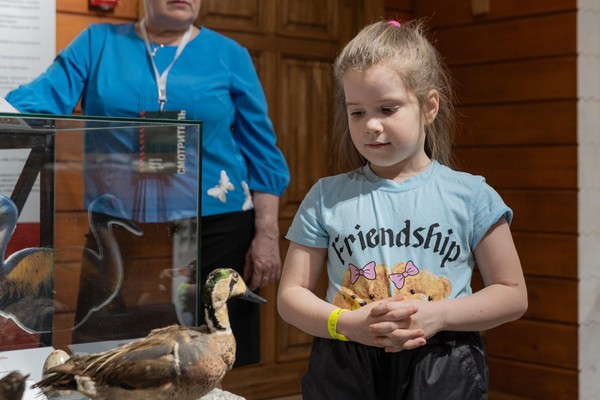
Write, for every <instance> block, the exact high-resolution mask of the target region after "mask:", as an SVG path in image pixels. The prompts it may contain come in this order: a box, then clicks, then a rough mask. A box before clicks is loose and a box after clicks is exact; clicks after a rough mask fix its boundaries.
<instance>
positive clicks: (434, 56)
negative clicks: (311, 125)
mask: <svg viewBox="0 0 600 400" xmlns="http://www.w3.org/2000/svg"><path fill="white" fill-rule="evenodd" d="M381 64H383V65H386V66H388V67H391V68H394V69H395V70H397V71H398V72H399V73H400V76H401V77H402V80H403V82H404V84H405V86H406V89H407V90H408V91H409V92H412V93H413V94H414V95H415V96H416V97H417V100H418V102H419V108H420V109H421V110H422V111H423V110H425V109H426V107H425V106H426V105H427V100H428V94H429V93H430V92H431V90H437V91H438V93H439V96H440V97H439V111H438V114H437V116H436V118H435V119H434V121H433V122H431V123H430V124H428V125H426V126H425V152H426V154H427V155H428V156H429V157H430V158H431V159H433V160H436V161H438V162H440V163H441V164H444V165H448V166H449V165H450V164H451V147H452V136H453V134H454V123H455V121H454V118H455V117H454V96H453V94H452V87H451V78H450V73H449V71H448V69H447V67H446V65H445V63H444V62H443V60H442V57H441V56H440V54H439V53H438V51H437V50H436V49H435V47H434V46H433V45H432V44H431V43H430V42H429V40H427V38H426V37H425V29H424V25H423V23H422V21H420V20H416V21H410V22H403V23H402V24H398V23H395V24H392V23H389V22H387V21H379V22H375V23H373V24H371V25H368V26H366V27H365V28H363V29H362V30H361V31H360V32H359V33H358V34H357V35H356V37H354V39H352V40H351V41H350V42H349V43H348V44H347V45H346V46H345V47H344V48H343V49H342V51H341V53H340V54H339V56H338V57H337V59H336V61H335V64H334V69H333V74H334V78H335V84H336V92H335V103H334V122H333V136H332V139H333V145H334V146H336V153H337V155H338V167H339V168H340V170H341V171H347V170H349V169H355V168H358V167H360V166H363V165H365V164H366V162H367V160H366V159H365V158H364V157H363V156H362V155H361V154H360V153H359V152H358V150H357V149H356V147H355V146H354V143H353V142H352V138H351V137H350V132H349V127H348V114H347V111H346V96H345V93H344V87H343V84H342V79H343V77H344V74H345V73H346V72H347V71H349V70H357V71H364V70H366V69H367V68H369V67H371V66H373V65H381Z"/></svg>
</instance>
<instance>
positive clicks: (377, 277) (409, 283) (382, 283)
mask: <svg viewBox="0 0 600 400" xmlns="http://www.w3.org/2000/svg"><path fill="white" fill-rule="evenodd" d="M451 291H452V285H451V283H450V281H449V280H448V279H446V278H444V277H438V276H436V275H435V274H433V273H432V272H431V271H429V270H420V269H419V268H417V266H416V265H415V264H414V263H413V262H412V261H408V262H407V263H402V262H400V263H397V264H395V265H394V267H393V269H392V271H391V272H390V270H389V268H388V267H387V266H386V265H384V264H379V265H376V263H375V261H371V262H369V263H367V264H366V265H365V266H363V267H362V268H358V267H357V266H356V265H353V264H349V266H348V270H347V271H346V273H345V274H344V278H343V279H342V282H341V290H340V291H339V292H337V293H336V294H335V296H334V299H333V304H334V305H336V306H338V307H340V308H346V309H350V310H355V309H357V308H359V307H363V306H365V305H366V304H367V303H371V302H373V301H377V300H382V299H384V298H386V297H390V296H392V295H397V294H402V295H403V296H404V298H405V299H420V300H426V301H437V300H442V299H445V298H447V297H448V296H449V295H450V292H451Z"/></svg>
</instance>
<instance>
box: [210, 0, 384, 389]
mask: <svg viewBox="0 0 600 400" xmlns="http://www.w3.org/2000/svg"><path fill="white" fill-rule="evenodd" d="M367 3H369V4H368V5H367ZM381 10H383V6H382V3H381V2H380V1H372V0H371V1H367V0H365V1H357V0H302V1H299V0H204V1H203V3H202V9H201V15H200V17H199V24H201V25H204V26H207V27H209V28H211V29H214V30H217V31H218V32H221V33H223V34H225V35H226V36H229V37H231V38H233V39H235V40H237V41H238V42H240V43H242V44H243V45H244V46H246V47H247V48H248V49H249V51H250V53H251V55H252V57H253V59H254V62H255V65H256V67H257V70H258V73H259V76H260V78H261V81H262V84H263V87H264V89H265V93H266V96H267V100H268V103H269V113H270V116H271V118H272V120H273V124H274V126H275V130H276V132H277V137H278V145H279V147H280V148H281V150H282V151H283V153H284V154H285V157H286V159H287V161H288V164H289V167H290V172H291V182H290V185H289V187H288V189H287V191H286V193H285V194H284V196H283V197H282V199H281V206H280V233H281V254H282V257H284V256H285V252H286V250H287V243H286V241H285V239H284V236H285V234H286V232H287V229H288V227H289V225H290V223H291V220H292V218H293V216H294V214H295V212H296V210H297V207H298V205H299V204H300V202H301V201H302V199H303V198H304V195H305V193H306V192H307V191H308V189H309V188H310V187H311V186H312V184H313V183H314V182H315V181H316V180H317V179H318V178H320V177H322V176H325V175H328V174H331V170H332V169H331V157H330V149H331V147H330V143H329V132H330V126H331V121H332V117H331V104H332V95H333V92H332V86H333V85H332V74H331V69H332V68H331V66H332V62H333V59H334V58H335V56H336V55H337V53H338V52H339V50H340V49H341V47H342V46H343V44H345V43H346V42H347V41H348V40H349V39H350V38H351V37H352V36H353V35H354V33H355V32H356V31H357V30H358V29H359V28H360V27H362V25H363V23H364V22H368V21H370V20H372V19H373V18H375V16H376V15H380V12H381ZM261 294H262V295H263V296H265V297H266V298H267V299H268V304H266V305H265V306H264V307H263V309H262V321H261V353H262V362H261V363H260V364H258V365H255V366H248V367H244V368H239V369H235V370H233V371H231V372H230V373H229V374H228V375H227V376H226V378H225V381H224V384H223V386H224V388H225V389H226V390H229V391H231V392H233V393H236V394H238V395H240V396H243V397H245V398H247V399H268V398H272V397H277V396H284V395H288V394H295V393H300V379H301V377H302V375H303V374H304V372H305V370H306V361H307V357H308V354H309V351H310V344H311V341H312V338H311V337H310V336H308V335H306V334H303V333H302V332H300V331H299V330H297V329H295V328H293V327H290V326H289V325H287V324H286V323H284V322H283V321H282V320H281V319H280V318H279V316H278V314H277V309H276V294H277V286H276V285H271V286H270V287H267V288H266V289H264V290H263V291H262V292H261Z"/></svg>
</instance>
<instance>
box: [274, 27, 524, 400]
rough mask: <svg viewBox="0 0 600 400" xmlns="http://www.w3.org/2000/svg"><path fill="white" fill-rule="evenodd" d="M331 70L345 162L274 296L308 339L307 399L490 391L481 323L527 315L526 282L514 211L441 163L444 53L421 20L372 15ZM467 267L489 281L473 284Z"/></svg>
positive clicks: (445, 128)
mask: <svg viewBox="0 0 600 400" xmlns="http://www.w3.org/2000/svg"><path fill="white" fill-rule="evenodd" d="M334 75H335V79H336V84H337V89H338V91H337V98H336V100H337V101H336V107H337V120H336V122H335V126H334V138H335V139H336V140H335V141H334V142H335V143H337V144H338V147H339V148H338V155H339V158H340V160H342V161H343V162H345V163H346V164H347V165H346V166H347V167H350V168H351V169H353V170H352V171H351V172H348V173H345V174H341V175H337V176H333V177H328V178H323V179H321V180H319V182H317V183H316V184H315V185H314V186H313V188H312V189H311V190H310V192H309V193H308V194H307V196H306V198H305V199H304V201H303V202H302V204H301V206H300V209H299V211H298V213H297V215H296V217H295V218H294V221H293V223H292V226H291V227H290V229H289V231H288V234H287V238H288V239H289V240H290V241H291V243H290V247H289V251H288V254H287V257H286V260H285V263H284V268H283V274H282V278H281V284H280V288H279V293H278V309H279V313H280V315H281V317H282V318H283V319H284V320H285V321H287V322H288V323H290V324H292V325H294V326H296V327H298V328H299V329H301V330H303V331H305V332H307V333H309V334H311V335H314V336H315V339H314V343H313V349H312V353H311V356H310V360H309V367H308V372H307V374H306V376H305V377H304V379H303V384H302V391H303V397H304V398H306V399H311V400H316V399H342V398H343V399H361V400H366V399H379V400H390V399H442V398H443V399H456V400H465V399H477V400H481V399H485V398H487V384H488V379H487V364H486V357H485V348H484V344H483V342H482V339H481V337H480V335H479V333H478V331H480V330H485V329H489V328H493V327H495V326H498V325H500V324H503V323H506V322H508V321H512V320H515V319H517V318H519V317H520V316H521V315H523V313H524V312H525V310H526V308H527V292H526V287H525V280H524V277H523V272H522V269H521V264H520V261H519V257H518V255H517V252H516V249H515V246H514V243H513V240H512V237H511V233H510V229H509V222H510V221H511V219H512V211H511V210H510V209H509V208H508V207H507V206H506V205H505V204H504V202H503V201H502V199H501V198H500V196H499V195H498V194H497V193H496V192H495V191H494V190H493V189H492V188H491V187H490V186H488V185H487V184H486V183H485V180H484V179H483V178H482V177H480V176H473V175H470V174H467V173H463V172H457V171H454V170H452V169H450V168H449V167H448V164H449V159H450V154H449V150H450V134H451V132H452V125H453V122H454V119H453V108H452V95H451V91H450V84H449V76H448V73H447V71H446V68H445V66H444V65H443V63H442V61H441V57H440V55H439V54H438V53H437V51H436V50H435V49H434V47H433V46H432V45H431V43H429V42H428V40H427V39H426V38H425V36H424V31H423V26H422V24H421V23H419V22H409V23H403V24H399V23H398V22H396V21H390V22H387V23H386V22H377V23H374V24H372V25H369V26H367V27H365V28H364V29H363V30H362V31H361V32H360V33H359V34H358V35H357V36H356V37H355V38H354V39H353V40H352V41H351V42H350V43H349V44H348V45H346V47H345V48H344V49H343V50H342V52H341V54H340V55H339V57H338V59H337V60H336V63H335V66H334ZM475 264H477V267H478V268H479V270H480V272H481V276H482V278H483V282H484V286H485V287H484V289H482V290H480V291H478V292H476V293H473V292H472V290H471V286H470V282H471V275H472V272H473V268H474V267H475ZM325 265H327V275H328V288H327V295H326V298H325V300H323V299H321V298H319V297H317V296H316V295H315V293H314V291H315V289H316V287H317V283H318V281H319V279H320V276H321V273H322V271H323V267H324V266H325ZM332 339H333V340H332Z"/></svg>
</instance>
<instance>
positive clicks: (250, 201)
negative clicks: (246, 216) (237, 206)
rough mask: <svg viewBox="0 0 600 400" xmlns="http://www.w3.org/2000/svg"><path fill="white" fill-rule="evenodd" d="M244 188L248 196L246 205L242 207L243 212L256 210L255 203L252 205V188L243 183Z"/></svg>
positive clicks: (245, 201)
mask: <svg viewBox="0 0 600 400" xmlns="http://www.w3.org/2000/svg"><path fill="white" fill-rule="evenodd" d="M242 188H243V189H244V194H245V195H246V200H244V204H243V205H242V211H248V210H251V209H252V208H254V203H252V193H250V186H248V184H247V183H246V181H242Z"/></svg>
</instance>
